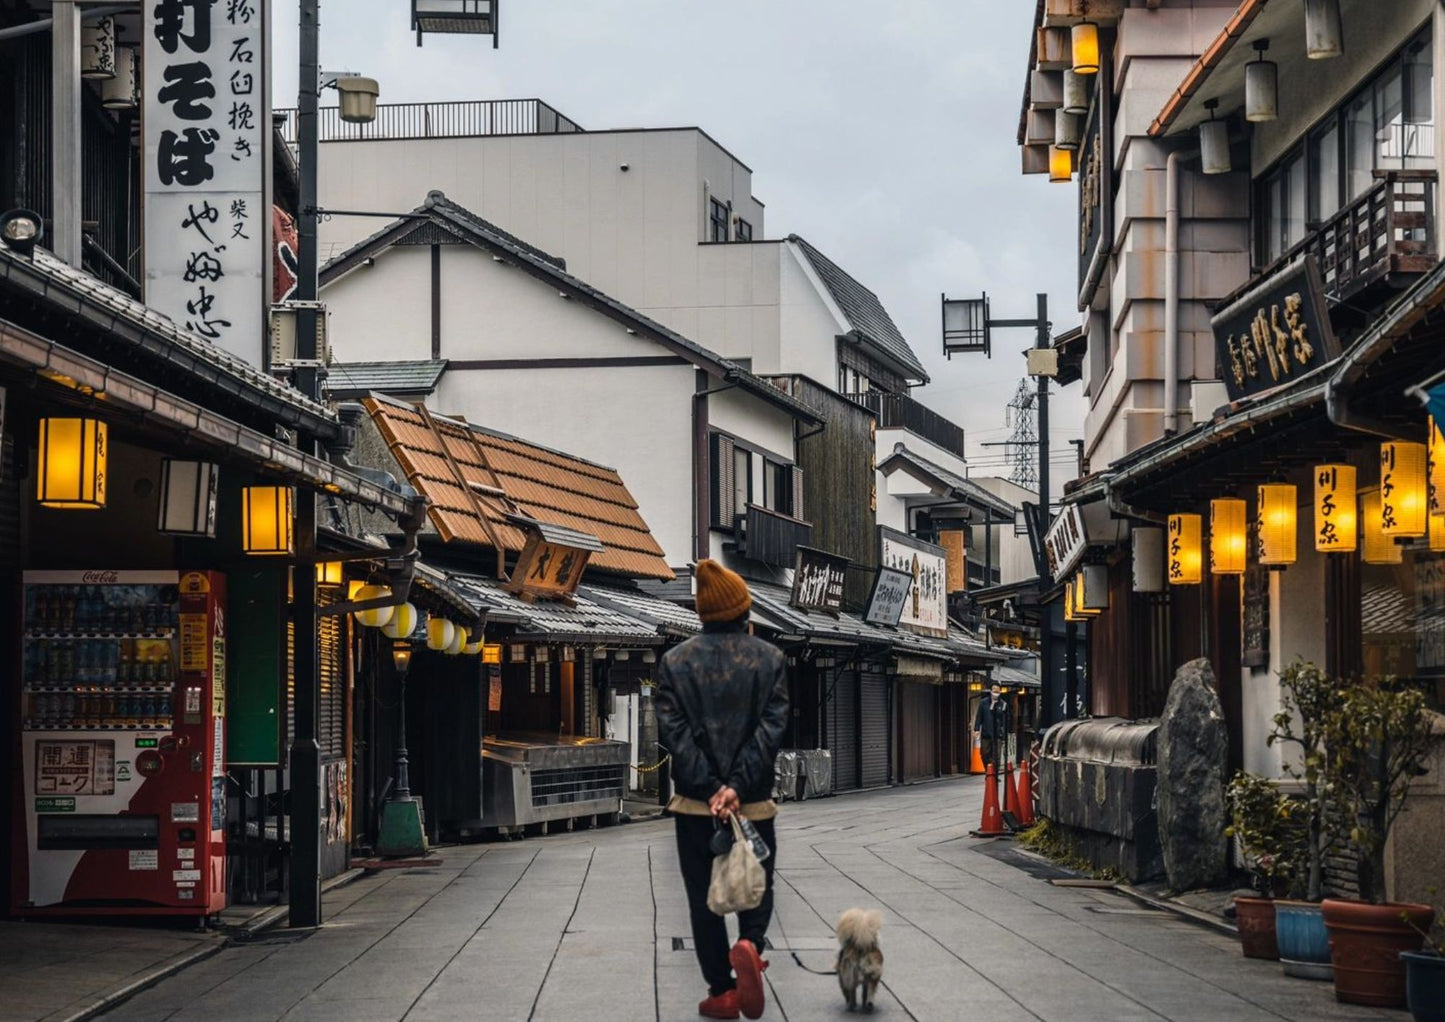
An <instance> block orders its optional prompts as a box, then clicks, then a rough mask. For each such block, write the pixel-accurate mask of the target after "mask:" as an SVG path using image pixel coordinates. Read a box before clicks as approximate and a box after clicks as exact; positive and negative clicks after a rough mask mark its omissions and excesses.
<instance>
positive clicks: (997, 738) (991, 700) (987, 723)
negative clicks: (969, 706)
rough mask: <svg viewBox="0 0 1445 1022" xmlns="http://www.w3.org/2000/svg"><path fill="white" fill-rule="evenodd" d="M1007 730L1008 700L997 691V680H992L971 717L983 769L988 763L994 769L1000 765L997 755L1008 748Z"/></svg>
mask: <svg viewBox="0 0 1445 1022" xmlns="http://www.w3.org/2000/svg"><path fill="white" fill-rule="evenodd" d="M1008 730H1009V709H1008V700H1006V699H1004V697H1003V694H1002V693H1001V692H1000V691H999V686H998V682H994V684H993V687H992V688H990V689H989V693H988V698H987V699H985V700H983V701H982V702H980V703H979V704H978V713H977V714H975V715H974V718H973V734H974V737H975V738H977V739H978V740H979V752H980V753H981V754H982V756H983V765H984V768H985V769H987V768H988V765H989V764H990V763H992V764H993V766H994V768H995V769H997V768H998V767H999V766H1000V765H1001V764H1000V761H999V756H1000V755H1001V754H1002V753H1003V752H1004V751H1005V750H1007V749H1008Z"/></svg>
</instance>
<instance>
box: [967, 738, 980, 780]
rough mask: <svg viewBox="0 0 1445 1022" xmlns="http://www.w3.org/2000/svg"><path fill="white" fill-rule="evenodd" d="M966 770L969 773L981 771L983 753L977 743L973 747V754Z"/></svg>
mask: <svg viewBox="0 0 1445 1022" xmlns="http://www.w3.org/2000/svg"><path fill="white" fill-rule="evenodd" d="M968 772H969V773H971V774H981V773H983V753H982V752H980V751H979V748H978V746H977V745H975V746H974V747H973V756H972V757H970V759H969V761H968Z"/></svg>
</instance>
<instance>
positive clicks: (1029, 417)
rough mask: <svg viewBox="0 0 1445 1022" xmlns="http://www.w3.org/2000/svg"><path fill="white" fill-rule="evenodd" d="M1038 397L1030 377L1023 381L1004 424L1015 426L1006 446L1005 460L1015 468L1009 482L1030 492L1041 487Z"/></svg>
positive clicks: (1015, 393) (1005, 415)
mask: <svg viewBox="0 0 1445 1022" xmlns="http://www.w3.org/2000/svg"><path fill="white" fill-rule="evenodd" d="M1037 398H1038V391H1037V388H1036V386H1035V384H1034V382H1033V381H1032V380H1031V379H1029V378H1028V377H1027V376H1026V377H1024V378H1023V379H1022V380H1020V381H1019V388H1018V390H1016V391H1014V396H1013V400H1011V401H1010V402H1009V403H1008V409H1007V411H1006V412H1005V413H1004V425H1005V426H1012V427H1013V433H1012V434H1010V435H1009V438H1008V444H1007V445H1006V446H1005V447H1004V457H1005V458H1006V459H1007V460H1008V463H1009V465H1010V466H1012V468H1011V470H1010V472H1009V481H1010V482H1014V483H1018V485H1020V486H1022V487H1024V488H1026V489H1030V490H1033V489H1037V488H1038V485H1039V473H1038V465H1037V464H1036V461H1037V458H1038V446H1039V433H1038V429H1037V428H1036V427H1035V425H1034V422H1035V415H1036V413H1037V412H1038V408H1037V407H1036V406H1035V404H1034V402H1035V400H1036V399H1037Z"/></svg>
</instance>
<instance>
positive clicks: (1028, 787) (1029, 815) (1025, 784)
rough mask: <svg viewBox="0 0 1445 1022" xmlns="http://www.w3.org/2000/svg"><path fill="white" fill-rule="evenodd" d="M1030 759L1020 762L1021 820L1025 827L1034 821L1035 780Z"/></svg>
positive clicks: (1031, 824)
mask: <svg viewBox="0 0 1445 1022" xmlns="http://www.w3.org/2000/svg"><path fill="white" fill-rule="evenodd" d="M1032 775H1033V771H1032V770H1030V769H1029V764H1028V760H1025V761H1024V762H1022V763H1020V764H1019V822H1020V823H1022V824H1023V825H1024V826H1025V827H1031V826H1033V823H1034V781H1033V776H1032Z"/></svg>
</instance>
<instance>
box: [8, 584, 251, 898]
mask: <svg viewBox="0 0 1445 1022" xmlns="http://www.w3.org/2000/svg"><path fill="white" fill-rule="evenodd" d="M23 581H24V589H25V596H24V615H25V618H24V641H23V644H22V645H23V654H22V655H23V663H22V665H21V666H22V675H21V676H22V678H23V685H22V689H21V696H20V699H21V706H20V720H21V729H22V730H21V735H20V742H21V759H20V761H21V764H22V765H23V770H22V771H21V776H20V777H19V778H18V783H19V784H20V788H21V790H20V792H19V801H20V808H21V809H22V810H23V812H22V813H21V814H20V817H19V818H21V819H23V820H24V823H25V826H24V830H23V833H22V832H21V831H19V830H17V831H16V846H17V847H16V848H15V856H14V862H15V868H14V876H13V881H12V884H11V893H12V898H11V901H12V907H13V909H14V911H15V912H16V914H18V915H42V914H58V913H71V914H87V915H98V914H116V915H197V916H206V915H210V914H212V913H215V912H219V911H220V910H221V909H222V908H224V907H225V905H226V876H225V872H226V845H225V807H226V789H225V784H226V777H225V740H226V733H225V729H226V684H225V683H226V676H225V670H226V628H225V623H226V619H225V606H226V581H225V576H223V575H220V574H217V573H215V572H200V571H196V572H184V573H178V572H174V571H32V572H26V573H25V576H24V580H23Z"/></svg>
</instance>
